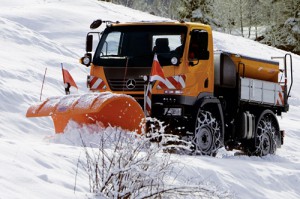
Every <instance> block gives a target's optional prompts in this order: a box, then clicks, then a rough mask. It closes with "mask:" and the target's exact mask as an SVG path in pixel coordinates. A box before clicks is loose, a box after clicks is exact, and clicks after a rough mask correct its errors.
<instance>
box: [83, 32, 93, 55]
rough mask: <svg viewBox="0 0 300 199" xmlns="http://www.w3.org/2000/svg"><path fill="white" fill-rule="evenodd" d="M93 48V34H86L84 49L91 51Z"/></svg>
mask: <svg viewBox="0 0 300 199" xmlns="http://www.w3.org/2000/svg"><path fill="white" fill-rule="evenodd" d="M92 50H93V35H87V36H86V44H85V51H86V52H91V51H92Z"/></svg>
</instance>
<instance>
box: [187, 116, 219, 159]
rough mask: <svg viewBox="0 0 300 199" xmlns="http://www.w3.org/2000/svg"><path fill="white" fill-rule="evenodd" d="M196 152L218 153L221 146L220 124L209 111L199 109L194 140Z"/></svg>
mask: <svg viewBox="0 0 300 199" xmlns="http://www.w3.org/2000/svg"><path fill="white" fill-rule="evenodd" d="M192 143H193V145H194V149H195V152H196V154H202V155H212V156H214V155H216V154H217V151H218V149H219V148H220V147H221V129H220V124H219V123H218V121H217V120H216V118H214V117H213V115H212V114H211V113H210V112H208V111H203V110H199V112H198V115H197V118H196V125H195V134H194V138H193V140H192Z"/></svg>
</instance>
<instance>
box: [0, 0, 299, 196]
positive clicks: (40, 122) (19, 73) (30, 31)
mask: <svg viewBox="0 0 300 199" xmlns="http://www.w3.org/2000/svg"><path fill="white" fill-rule="evenodd" d="M98 18H101V19H105V20H107V19H108V20H112V21H115V20H119V21H122V22H125V21H140V20H147V21H153V20H166V19H163V18H159V17H156V16H153V15H150V14H145V13H142V12H139V11H134V10H132V9H128V8H125V7H123V6H119V5H114V4H111V3H106V2H100V1H96V0H89V1H86V0H78V1H71V0H27V1H26V2H25V1H23V0H14V1H11V0H2V1H1V13H0V45H1V50H0V59H1V62H0V102H1V103H0V151H1V153H0V198H8V199H10V198H14V199H15V198H17V199H18V198H31V199H40V198H45V199H48V198H49V199H50V198H66V199H68V198H70V199H74V198H88V197H90V198H93V197H94V196H93V195H91V194H90V193H89V185H88V177H87V176H86V175H84V170H83V169H79V170H78V168H77V164H78V159H79V157H81V156H82V153H83V147H82V139H84V140H85V142H86V143H87V144H88V145H90V146H95V147H96V146H97V143H99V139H100V137H99V134H101V133H104V132H106V133H116V132H121V131H122V132H123V130H121V129H116V128H115V127H109V128H106V129H103V128H102V129H101V128H98V127H97V126H86V127H83V128H79V127H78V126H77V125H76V124H74V123H73V124H72V123H70V124H69V126H68V129H67V130H66V132H65V134H57V135H55V134H54V128H53V124H52V121H51V119H50V118H31V119H28V118H25V114H26V111H27V109H28V107H29V106H30V105H31V104H34V103H36V102H38V101H39V98H40V91H41V84H42V79H43V76H44V72H45V68H46V67H47V74H46V80H45V85H44V90H43V95H42V100H44V99H46V98H48V97H51V96H62V95H64V88H63V83H62V75H61V68H60V63H64V67H65V68H66V69H68V70H69V71H70V73H71V74H72V76H73V78H74V80H75V81H76V83H77V85H78V87H79V90H78V91H77V90H76V89H75V90H71V93H72V94H83V93H86V92H87V89H86V75H87V74H88V70H89V69H88V68H86V67H84V66H82V65H80V64H79V63H78V59H79V58H80V56H82V55H83V54H84V45H85V36H86V33H87V32H88V31H89V25H90V23H91V22H92V21H93V20H95V19H98ZM102 29H103V27H102ZM214 45H215V49H218V50H225V51H229V52H236V53H240V54H243V55H250V56H254V57H260V58H267V59H271V56H283V55H284V54H285V53H286V52H284V51H281V50H277V49H274V48H271V47H268V46H265V45H261V44H258V43H256V42H253V41H251V40H247V39H244V38H241V37H236V36H230V35H226V34H222V33H217V32H214ZM280 62H281V61H280ZM293 64H294V86H293V90H292V92H291V95H292V97H291V98H290V100H289V101H290V104H291V106H290V111H289V112H288V113H287V114H283V118H278V119H279V123H280V125H281V127H282V129H284V130H285V132H286V136H285V144H284V145H283V146H282V148H281V149H279V150H278V152H277V154H276V155H273V156H266V157H263V158H259V157H248V156H244V155H241V154H238V153H237V152H238V151H226V150H225V149H222V150H220V152H219V153H218V154H217V157H216V158H212V157H200V156H189V155H178V154H172V155H171V156H170V158H171V160H173V161H176V162H178V164H180V165H181V166H178V167H174V168H173V169H174V173H180V175H179V176H177V180H176V183H178V184H186V182H187V181H190V182H199V181H202V182H204V183H207V185H208V186H215V187H218V188H219V189H220V190H228V191H229V192H230V193H232V195H233V196H236V198H243V199H244V198H261V199H263V198H270V199H271V198H272V199H273V198H292V199H293V198H295V199H296V198H300V189H299V187H300V145H299V143H300V133H299V132H300V125H299V122H300V93H299V88H300V79H299V78H298V77H299V76H300V70H299V66H300V57H299V56H297V55H293ZM281 65H282V63H281ZM99 125H100V124H99ZM128 133H130V132H128ZM76 175H77V181H76V183H75V176H76ZM173 175H175V174H173ZM75 184H76V190H75V191H74V187H75Z"/></svg>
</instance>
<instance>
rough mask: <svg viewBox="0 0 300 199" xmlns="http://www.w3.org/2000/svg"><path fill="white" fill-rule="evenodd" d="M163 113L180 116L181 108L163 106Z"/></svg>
mask: <svg viewBox="0 0 300 199" xmlns="http://www.w3.org/2000/svg"><path fill="white" fill-rule="evenodd" d="M164 115H174V116H181V115H182V108H164Z"/></svg>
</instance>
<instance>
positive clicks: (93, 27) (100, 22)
mask: <svg viewBox="0 0 300 199" xmlns="http://www.w3.org/2000/svg"><path fill="white" fill-rule="evenodd" d="M102 22H103V21H102V20H101V19H97V20H95V21H93V23H92V24H91V25H90V29H96V28H98V27H99V26H101V24H102Z"/></svg>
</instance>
